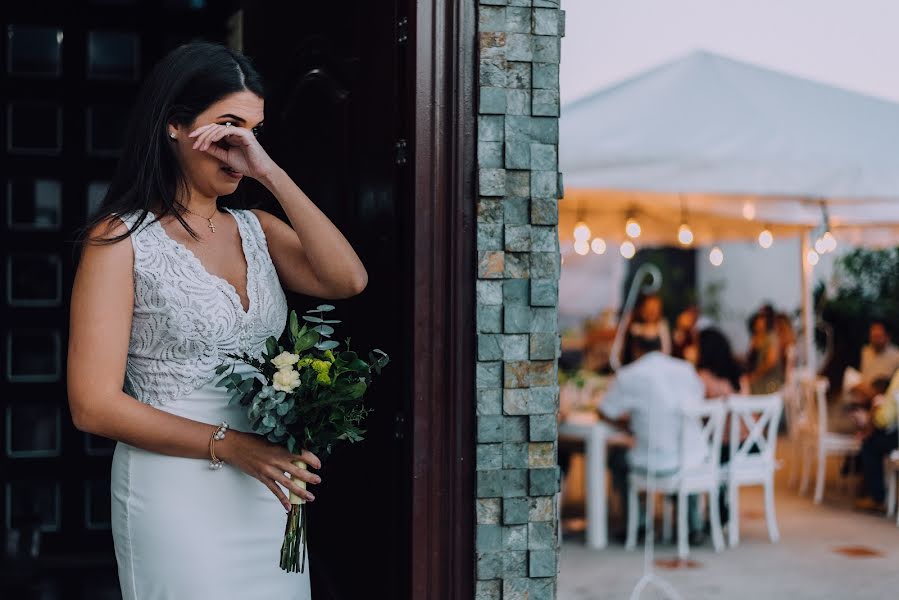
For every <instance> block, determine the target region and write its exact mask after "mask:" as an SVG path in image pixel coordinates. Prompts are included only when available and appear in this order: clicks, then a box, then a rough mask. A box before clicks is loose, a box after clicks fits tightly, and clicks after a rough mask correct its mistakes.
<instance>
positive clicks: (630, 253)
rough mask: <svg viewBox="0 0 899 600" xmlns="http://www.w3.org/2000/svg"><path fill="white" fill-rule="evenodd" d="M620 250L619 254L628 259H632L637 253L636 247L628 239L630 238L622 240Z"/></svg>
mask: <svg viewBox="0 0 899 600" xmlns="http://www.w3.org/2000/svg"><path fill="white" fill-rule="evenodd" d="M620 252H621V256H623V257H624V258H626V259H628V260H630V259H632V258H633V257H634V255H635V254H636V253H637V247H636V246H634V243H633V242H632V241H630V240H624V241H623V242H622V243H621V248H620Z"/></svg>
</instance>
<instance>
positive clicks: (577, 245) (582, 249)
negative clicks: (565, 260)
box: [574, 240, 590, 256]
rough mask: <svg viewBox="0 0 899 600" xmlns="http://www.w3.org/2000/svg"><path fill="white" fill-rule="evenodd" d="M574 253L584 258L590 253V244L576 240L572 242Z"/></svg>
mask: <svg viewBox="0 0 899 600" xmlns="http://www.w3.org/2000/svg"><path fill="white" fill-rule="evenodd" d="M574 251H575V252H577V253H578V254H580V255H581V256H584V255H585V254H587V253H588V252H590V244H588V243H587V240H576V241H575V242H574Z"/></svg>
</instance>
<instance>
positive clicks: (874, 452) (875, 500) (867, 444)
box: [855, 371, 899, 511]
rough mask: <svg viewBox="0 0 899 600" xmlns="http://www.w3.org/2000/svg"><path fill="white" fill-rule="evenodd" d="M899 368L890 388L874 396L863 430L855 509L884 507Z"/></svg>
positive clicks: (896, 438) (894, 443)
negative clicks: (885, 470) (885, 465)
mask: <svg viewBox="0 0 899 600" xmlns="http://www.w3.org/2000/svg"><path fill="white" fill-rule="evenodd" d="M897 394H899V371H897V373H896V374H895V375H893V378H892V380H891V381H890V384H889V387H887V389H886V391H885V392H884V393H883V394H878V395H876V396H875V397H874V398H873V401H872V408H871V412H870V419H869V421H868V422H867V423H864V424H863V425H865V427H864V430H863V434H862V435H863V436H864V437H863V439H862V449H861V453H860V456H861V462H862V475H863V478H864V480H863V486H864V496H862V497H861V498H859V499H858V500H857V501H856V503H855V505H856V508H860V509H864V510H881V511H882V510H884V499H885V495H886V489H885V487H884V480H883V475H884V473H883V460H884V458H885V457H886V456H888V455H889V454H890V453H891V452H892V451H893V450H895V449H896V448H897V447H899V434H897V432H896V427H897V422H896V412H897V409H899V407H897V403H899V398H897Z"/></svg>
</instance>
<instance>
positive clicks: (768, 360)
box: [747, 310, 784, 394]
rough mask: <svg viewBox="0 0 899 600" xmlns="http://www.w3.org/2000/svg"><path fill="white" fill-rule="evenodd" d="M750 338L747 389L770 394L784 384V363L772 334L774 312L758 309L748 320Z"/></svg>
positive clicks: (752, 391) (775, 337) (775, 338)
mask: <svg viewBox="0 0 899 600" xmlns="http://www.w3.org/2000/svg"><path fill="white" fill-rule="evenodd" d="M750 331H751V333H752V339H751V340H750V342H749V357H748V360H747V362H748V363H749V374H748V375H747V379H748V380H749V391H750V392H751V393H753V394H771V393H773V392H776V391H777V390H779V389H780V388H781V387H782V386H783V384H784V365H783V362H782V361H781V355H780V345H779V344H778V342H777V336H775V335H774V312H773V311H771V310H760V311H759V312H757V313H756V314H755V315H754V316H753V317H752V319H751V320H750Z"/></svg>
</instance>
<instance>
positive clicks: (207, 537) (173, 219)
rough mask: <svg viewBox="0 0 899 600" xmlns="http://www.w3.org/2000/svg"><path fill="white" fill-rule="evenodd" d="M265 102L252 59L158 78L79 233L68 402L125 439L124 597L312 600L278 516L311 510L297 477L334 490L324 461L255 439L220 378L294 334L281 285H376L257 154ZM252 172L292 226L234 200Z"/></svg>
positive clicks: (116, 475)
mask: <svg viewBox="0 0 899 600" xmlns="http://www.w3.org/2000/svg"><path fill="white" fill-rule="evenodd" d="M263 98H264V95H263V88H262V85H261V82H260V77H259V75H258V73H257V72H256V71H255V70H254V68H253V66H252V65H251V63H250V61H249V60H248V59H247V58H246V57H244V56H243V55H241V54H239V53H237V52H234V51H232V50H230V49H228V48H226V47H224V46H221V45H217V44H209V43H190V44H186V45H183V46H180V47H179V48H177V49H175V50H173V51H172V52H171V53H170V54H168V55H167V56H166V57H165V58H164V59H162V61H160V63H159V64H157V65H156V66H155V67H154V69H153V70H152V72H151V73H150V74H149V75H148V77H147V79H146V81H145V83H144V84H143V87H142V89H141V91H140V93H139V95H138V97H137V101H136V105H135V107H134V112H133V113H132V116H131V122H130V124H129V127H128V130H127V132H126V135H125V138H126V139H125V145H124V150H123V153H122V156H121V159H120V161H119V164H118V168H117V171H116V174H115V177H114V179H113V181H112V183H111V185H110V187H109V190H108V192H107V194H106V196H105V198H104V200H103V203H102V205H101V207H100V210H99V211H98V213H97V214H96V216H95V217H94V218H93V219H92V220H91V221H90V222H89V223H87V224H86V225H85V227H84V228H83V229H82V232H81V236H80V237H81V239H80V240H79V241H80V242H81V246H82V248H81V255H80V260H79V265H78V269H77V272H76V275H75V280H74V284H73V288H72V296H71V318H70V319H71V320H70V328H69V347H68V363H67V380H68V399H69V407H70V409H71V414H72V420H73V422H74V424H75V426H76V427H77V428H78V429H79V430H81V431H86V432H91V433H94V434H96V435H101V436H104V437H107V438H111V439H114V440H117V444H116V447H115V452H114V454H113V461H112V485H111V490H110V493H111V499H112V536H113V542H114V545H115V554H116V561H117V563H118V574H119V582H120V586H121V591H122V596H123V598H125V599H126V600H136V599H139V600H163V599H166V600H186V599H189V598H191V599H192V598H217V599H221V600H226V599H234V600H246V599H249V598H259V599H268V598H279V599H280V600H307V599H308V598H310V596H311V593H310V589H309V568H308V554H307V562H306V566H305V569H304V573H288V572H286V571H282V570H281V569H280V567H279V557H280V549H281V541H282V539H283V534H284V524H285V515H284V512H281V511H280V510H277V507H278V506H279V505H280V506H281V508H282V509H283V510H285V511H287V510H289V508H290V505H289V501H288V498H287V494H286V492H287V491H289V490H293V491H294V492H295V493H297V494H299V495H300V496H301V497H303V498H305V499H306V500H307V501H314V499H315V497H314V495H313V493H312V492H311V491H307V490H305V489H303V488H302V487H301V486H300V485H299V484H298V483H297V480H303V481H305V482H307V483H308V484H319V483H321V478H320V477H319V476H318V475H317V474H316V473H315V470H317V469H320V468H321V462H320V461H319V458H318V457H317V456H315V455H313V454H312V453H311V452H309V451H303V453H302V454H301V455H300V458H301V459H302V461H303V462H305V463H306V464H308V465H309V467H310V469H309V470H303V469H299V468H297V467H296V466H294V465H293V464H291V458H292V456H293V455H291V454H290V453H289V452H288V451H287V449H286V448H284V447H282V446H280V445H276V444H273V443H271V442H269V441H268V440H266V439H265V438H264V437H263V436H259V435H256V434H254V433H252V432H251V430H250V427H249V424H248V422H247V419H246V417H245V415H244V414H242V413H243V411H242V409H241V407H240V406H239V405H237V404H234V405H231V406H229V405H228V393H227V391H226V389H225V388H224V387H217V386H216V385H215V384H216V383H217V381H218V379H219V377H218V376H216V374H215V367H216V366H218V364H220V363H221V362H222V360H224V358H225V357H224V354H225V353H227V352H233V353H240V352H248V353H251V354H253V355H254V356H259V355H261V352H262V350H263V348H264V343H265V340H266V338H268V337H269V336H280V334H281V333H282V331H283V330H284V327H285V325H286V320H287V303H286V299H285V295H284V289H288V290H291V291H294V292H298V293H302V294H308V295H311V296H316V297H318V298H328V299H336V298H347V297H350V296H353V295H355V294H358V293H360V292H361V291H362V290H363V289H364V288H365V286H366V283H367V274H366V271H365V268H364V267H363V265H362V263H361V262H360V260H359V257H358V256H357V255H356V253H355V252H354V251H353V249H352V247H351V246H350V244H349V243H348V242H347V240H346V239H345V238H344V237H343V235H341V233H340V232H339V231H338V230H337V228H336V227H335V226H334V225H333V224H332V223H331V221H329V220H328V218H327V217H326V216H325V215H324V214H323V213H322V212H321V211H320V210H319V209H318V208H317V207H316V206H315V205H314V204H313V203H312V201H311V200H310V199H309V198H308V197H307V196H306V195H305V194H304V193H303V192H302V191H301V190H300V189H299V188H298V187H297V185H296V184H295V183H294V182H293V181H292V180H291V179H290V177H289V176H288V175H287V173H285V172H284V170H282V169H281V168H280V167H279V166H278V165H277V164H275V162H274V161H273V160H272V159H271V158H270V157H269V156H268V154H267V153H266V152H265V150H263V148H262V147H261V146H260V145H259V142H258V140H257V139H256V136H257V135H258V133H259V131H260V129H261V128H262V126H263V105H264V101H263ZM244 177H252V178H253V179H256V180H257V181H259V182H260V183H262V184H263V185H264V186H265V187H266V188H267V189H268V190H269V191H270V192H271V193H272V195H274V197H275V198H277V200H278V202H279V203H280V204H281V206H282V208H283V209H284V212H285V213H286V214H287V217H288V219H289V220H290V224H289V225H288V224H286V223H285V222H284V221H282V220H281V219H279V218H277V217H275V216H274V215H272V214H270V213H267V212H265V211H262V210H259V209H249V210H248V209H238V208H232V207H228V206H225V205H224V204H223V203H222V202H220V201H219V197H220V196H227V195H229V194H232V193H233V192H234V191H235V190H236V189H237V187H238V185H239V184H240V181H241V179H242V178H244ZM128 238H130V242H129V241H127V239H128ZM244 366H245V367H246V368H248V369H249V368H251V367H248V366H246V365H244ZM217 431H223V432H224V437H221V433H220V434H219V435H215V433H216V432H217ZM213 467H216V468H213ZM217 467H221V468H217ZM291 478H292V479H293V480H291Z"/></svg>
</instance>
